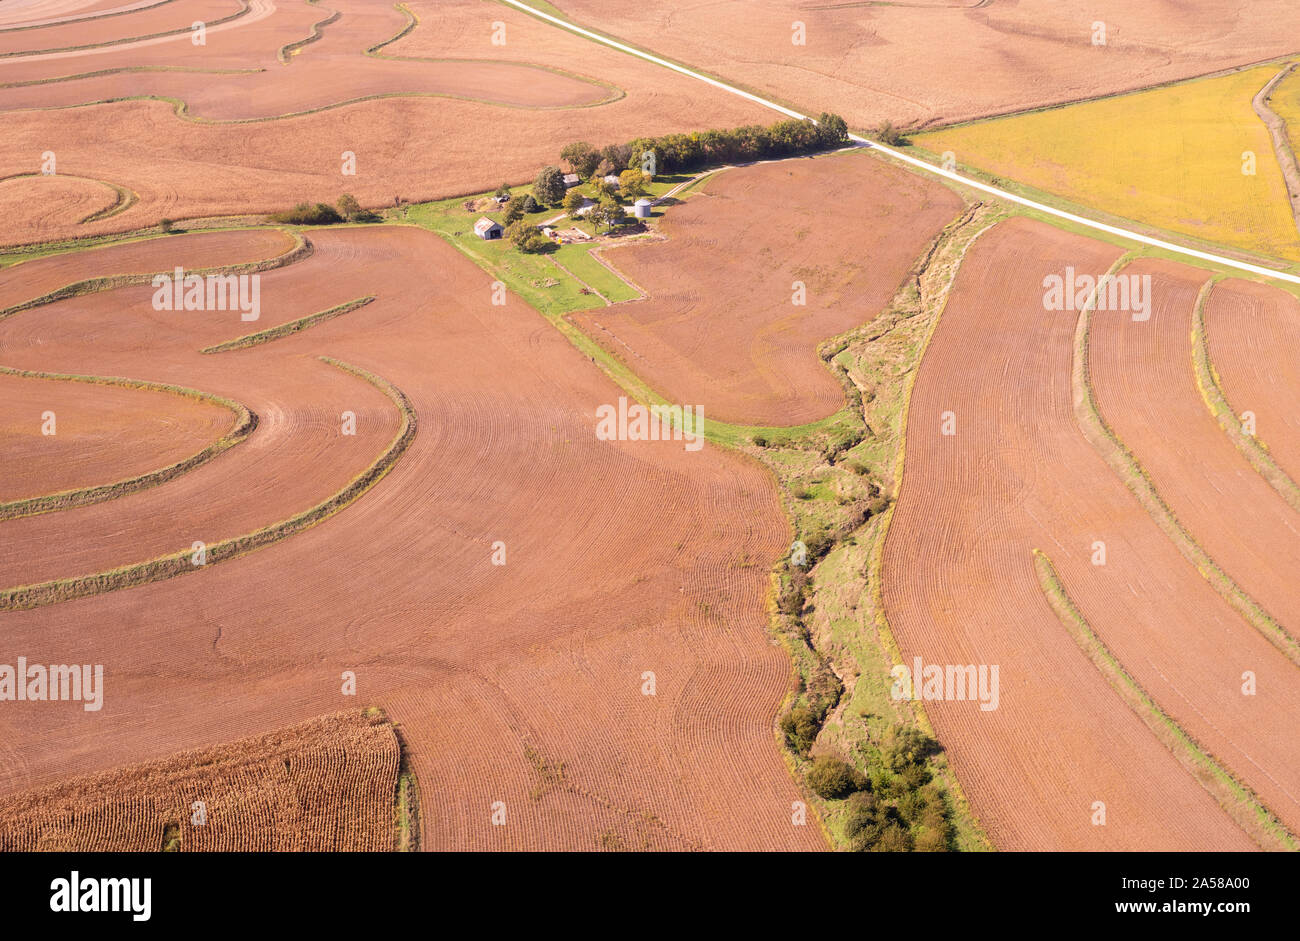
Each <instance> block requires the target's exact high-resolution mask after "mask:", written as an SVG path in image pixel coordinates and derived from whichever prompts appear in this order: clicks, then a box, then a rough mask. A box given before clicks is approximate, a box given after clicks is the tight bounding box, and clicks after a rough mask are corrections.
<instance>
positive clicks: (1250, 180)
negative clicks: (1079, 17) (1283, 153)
mask: <svg viewBox="0 0 1300 941" xmlns="http://www.w3.org/2000/svg"><path fill="white" fill-rule="evenodd" d="M1277 71H1278V68H1277V66H1276V65H1265V66H1260V67H1258V68H1253V69H1245V70H1243V71H1240V72H1235V73H1232V74H1229V75H1223V76H1217V77H1213V78H1205V79H1198V80H1196V81H1191V82H1186V83H1183V84H1180V85H1171V86H1167V87H1164V88H1157V89H1153V90H1151V91H1144V92H1139V93H1137V94H1131V95H1121V96H1118V97H1114V98H1105V99H1101V100H1098V101H1088V102H1084V103H1082V104H1077V105H1070V106H1069V107H1065V108H1056V109H1052V110H1048V111H1038V112H1033V113H1030V114H1022V115H1013V116H1011V117H1007V118H999V119H996V120H992V121H984V122H980V123H977V124H969V125H964V126H961V127H954V128H948V129H944V130H940V131H936V132H934V133H932V134H924V135H921V136H919V137H917V138H916V142H917V143H918V144H920V145H921V146H923V147H925V148H927V149H929V150H931V151H933V152H935V153H944V152H949V153H952V154H953V155H954V157H955V158H956V161H957V163H959V164H961V165H964V166H970V167H975V168H977V169H980V170H986V171H988V172H990V173H994V174H998V175H999V176H1005V177H1009V178H1011V179H1014V180H1016V181H1018V182H1021V183H1026V184H1029V185H1030V186H1034V187H1036V188H1038V189H1041V190H1045V191H1047V192H1049V193H1052V194H1053V195H1056V196H1061V197H1064V198H1065V199H1068V200H1070V201H1072V202H1075V203H1078V204H1080V205H1083V206H1087V207H1090V208H1093V209H1100V210H1102V211H1104V212H1107V213H1111V214H1113V215H1115V216H1117V217H1120V218H1122V219H1126V220H1132V221H1133V222H1134V223H1137V224H1138V225H1148V226H1155V227H1157V228H1163V229H1168V230H1170V231H1173V232H1179V233H1182V234H1184V235H1190V236H1194V237H1196V238H1199V239H1206V240H1209V241H1211V242H1215V243H1217V244H1220V245H1225V246H1233V247H1236V248H1240V249H1245V250H1247V251H1253V252H1262V253H1264V254H1267V255H1272V256H1275V257H1277V258H1284V259H1288V260H1291V261H1295V260H1298V259H1300V233H1298V232H1297V230H1296V220H1295V217H1294V216H1293V215H1292V212H1291V203H1290V200H1289V199H1288V196H1287V185H1286V180H1285V179H1284V178H1283V175H1282V169H1281V167H1280V166H1279V164H1278V160H1277V157H1276V154H1275V152H1274V149H1273V141H1272V138H1271V137H1270V135H1269V131H1268V127H1267V126H1266V125H1265V124H1264V122H1263V121H1262V120H1260V117H1259V115H1258V114H1256V113H1255V110H1254V108H1253V107H1252V101H1253V99H1254V97H1255V95H1256V94H1257V93H1258V92H1259V91H1260V90H1261V89H1262V88H1263V87H1264V86H1265V85H1267V84H1268V83H1269V81H1270V80H1271V79H1272V78H1273V76H1274V75H1276V74H1277ZM1117 141H1122V142H1123V144H1122V146H1120V145H1117V143H1116V142H1117ZM1247 154H1250V155H1251V157H1249V158H1248V157H1247Z"/></svg>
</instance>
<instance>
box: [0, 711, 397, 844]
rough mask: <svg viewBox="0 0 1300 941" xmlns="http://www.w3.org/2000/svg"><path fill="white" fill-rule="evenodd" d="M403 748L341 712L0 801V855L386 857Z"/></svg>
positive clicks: (383, 723)
mask: <svg viewBox="0 0 1300 941" xmlns="http://www.w3.org/2000/svg"><path fill="white" fill-rule="evenodd" d="M400 764H401V748H400V746H399V743H398V739H397V735H396V734H395V732H394V730H393V726H392V725H391V724H390V723H389V722H388V721H387V720H386V719H384V718H382V717H380V716H379V715H377V714H376V715H373V716H368V715H365V714H362V713H361V712H340V713H336V714H334V715H330V716H325V717H322V718H319V719H314V720H312V721H310V722H304V723H302V724H300V725H296V726H292V727H290V728H286V729H280V730H277V731H275V732H269V733H267V734H265V735H259V736H256V737H254V738H246V739H242V740H241V741H237V742H231V743H228V744H223V745H216V746H211V747H207V748H201V749H196V750H193V751H187V752H181V753H180V754H177V755H172V756H171V757H169V758H165V759H162V760H160V761H152V762H148V763H144V764H138V765H131V766H128V767H124V768H118V769H115V770H113V771H105V772H101V773H99V774H93V775H86V776H82V777H77V778H71V779H68V780H65V781H61V782H59V783H58V784H55V785H51V786H48V787H43V788H38V789H35V790H32V791H28V792H25V793H21V794H14V795H9V796H6V797H0V852H7V853H13V852H34V851H72V852H135V853H140V852H151V851H179V852H213V851H216V852H284V851H309V852H320V851H340V852H380V851H387V850H392V849H393V848H394V847H395V841H396V839H397V836H398V833H397V817H396V803H395V802H396V795H397V783H398V772H399V766H400Z"/></svg>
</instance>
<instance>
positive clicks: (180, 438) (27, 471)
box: [0, 374, 236, 503]
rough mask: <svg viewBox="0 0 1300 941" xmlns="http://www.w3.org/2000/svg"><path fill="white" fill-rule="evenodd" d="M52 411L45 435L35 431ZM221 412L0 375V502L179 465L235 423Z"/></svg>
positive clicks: (150, 395) (143, 394) (164, 398)
mask: <svg viewBox="0 0 1300 941" xmlns="http://www.w3.org/2000/svg"><path fill="white" fill-rule="evenodd" d="M46 412H53V413H54V416H55V426H54V431H55V434H53V435H46V434H44V433H43V431H42V426H43V425H44V424H45V422H44V420H43V417H42V416H44V414H45V413H46ZM235 422H236V417H235V415H234V414H232V413H231V411H230V410H229V409H226V408H222V407H221V406H220V405H216V404H212V403H208V402H203V401H200V400H197V399H192V398H186V397H183V396H179V395H172V394H170V393H167V392H156V391H151V390H145V389H125V388H117V387H113V386H96V387H95V388H94V390H93V392H92V391H88V390H87V389H86V388H85V387H83V386H80V385H79V384H76V383H69V382H60V381H57V380H50V379H33V378H24V377H18V376H11V375H4V374H0V451H3V453H4V464H5V474H4V476H3V477H0V503H6V502H8V501H10V500H20V499H24V498H27V497H33V496H38V495H40V494H46V493H54V492H57V491H60V490H72V489H74V488H80V487H90V486H94V485H98V484H108V483H113V482H115V481H119V480H125V479H126V478H129V477H135V476H137V475H139V474H144V473H147V472H149V471H153V470H157V469H158V468H161V467H165V466H167V465H169V464H172V463H175V462H177V461H180V460H183V459H184V458H187V457H189V456H190V455H191V454H194V453H196V452H198V451H201V450H202V449H203V448H204V447H206V446H207V445H208V444H210V443H211V442H212V441H214V440H216V439H217V438H220V437H221V436H222V435H223V434H225V433H226V432H228V431H229V430H230V429H231V427H232V426H233V425H234V424H235Z"/></svg>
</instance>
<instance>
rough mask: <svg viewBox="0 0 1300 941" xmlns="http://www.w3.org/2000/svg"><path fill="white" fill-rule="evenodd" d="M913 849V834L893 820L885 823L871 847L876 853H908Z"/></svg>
mask: <svg viewBox="0 0 1300 941" xmlns="http://www.w3.org/2000/svg"><path fill="white" fill-rule="evenodd" d="M911 849H912V835H911V834H910V833H908V832H907V831H906V830H904V829H903V828H902V827H900V826H899V825H898V824H897V823H894V822H893V821H891V822H889V823H887V824H885V825H884V827H882V828H881V830H880V835H879V836H878V837H876V840H875V843H874V845H873V846H872V847H871V850H872V852H875V853H906V852H909V851H910V850H911Z"/></svg>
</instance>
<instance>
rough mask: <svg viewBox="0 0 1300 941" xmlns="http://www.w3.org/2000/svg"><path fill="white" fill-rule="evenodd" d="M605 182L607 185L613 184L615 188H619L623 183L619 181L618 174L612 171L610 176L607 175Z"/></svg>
mask: <svg viewBox="0 0 1300 941" xmlns="http://www.w3.org/2000/svg"><path fill="white" fill-rule="evenodd" d="M605 183H606V185H608V186H612V187H613V188H614V189H618V188H619V186H620V185H621V184H620V183H619V181H618V176H617V175H616V174H613V173H611V174H610V175H609V176H607V177H605Z"/></svg>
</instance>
